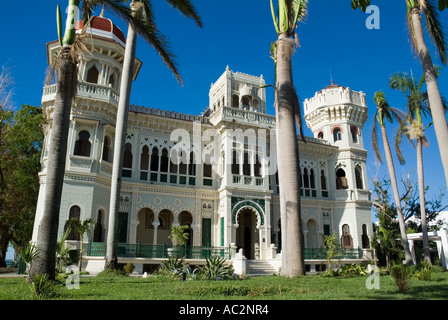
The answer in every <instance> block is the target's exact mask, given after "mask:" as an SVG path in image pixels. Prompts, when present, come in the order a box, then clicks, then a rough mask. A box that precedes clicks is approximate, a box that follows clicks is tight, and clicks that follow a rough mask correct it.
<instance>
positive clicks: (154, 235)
mask: <svg viewBox="0 0 448 320" xmlns="http://www.w3.org/2000/svg"><path fill="white" fill-rule="evenodd" d="M157 217H158V215H157ZM152 225H153V227H154V234H153V238H152V244H157V229H158V227H159V225H160V223H159V222H153V223H152Z"/></svg>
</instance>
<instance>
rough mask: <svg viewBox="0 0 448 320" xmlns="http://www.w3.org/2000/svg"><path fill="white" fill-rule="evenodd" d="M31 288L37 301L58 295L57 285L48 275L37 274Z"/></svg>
mask: <svg viewBox="0 0 448 320" xmlns="http://www.w3.org/2000/svg"><path fill="white" fill-rule="evenodd" d="M29 287H30V290H31V293H32V294H33V295H34V296H35V297H36V298H37V299H45V298H52V297H54V296H55V295H56V293H55V283H54V282H53V281H51V280H49V279H48V278H47V275H46V274H36V275H35V276H34V278H33V281H32V282H31V284H30V285H29Z"/></svg>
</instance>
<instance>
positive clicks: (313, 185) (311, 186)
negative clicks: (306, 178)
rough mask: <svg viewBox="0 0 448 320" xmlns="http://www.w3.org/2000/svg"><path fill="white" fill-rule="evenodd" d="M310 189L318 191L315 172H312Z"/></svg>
mask: <svg viewBox="0 0 448 320" xmlns="http://www.w3.org/2000/svg"><path fill="white" fill-rule="evenodd" d="M310 188H311V189H316V182H315V181H314V170H313V169H311V170H310Z"/></svg>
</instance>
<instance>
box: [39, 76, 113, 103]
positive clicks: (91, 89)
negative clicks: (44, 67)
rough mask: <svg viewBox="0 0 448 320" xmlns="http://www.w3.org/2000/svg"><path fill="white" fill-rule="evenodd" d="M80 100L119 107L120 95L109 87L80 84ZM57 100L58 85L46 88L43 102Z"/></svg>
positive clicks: (78, 85)
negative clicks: (100, 102)
mask: <svg viewBox="0 0 448 320" xmlns="http://www.w3.org/2000/svg"><path fill="white" fill-rule="evenodd" d="M76 96H77V97H78V98H85V99H93V100H97V101H103V102H106V103H110V104H112V105H114V106H118V99H119V97H120V94H119V93H118V91H117V90H115V89H113V88H112V87H109V86H104V85H100V84H95V83H87V82H78V84H77V93H76ZM55 98H56V84H53V85H49V86H45V87H44V93H43V95H42V102H47V101H51V100H54V99H55Z"/></svg>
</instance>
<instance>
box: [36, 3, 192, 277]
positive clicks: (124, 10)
mask: <svg viewBox="0 0 448 320" xmlns="http://www.w3.org/2000/svg"><path fill="white" fill-rule="evenodd" d="M167 1H168V2H170V3H172V2H174V3H172V5H173V6H175V7H177V6H178V5H179V1H174V0H167ZM127 2H129V1H126V3H127ZM134 2H138V3H140V2H141V3H143V4H144V5H145V7H146V8H148V9H150V7H149V4H148V1H147V0H142V1H134ZM134 2H132V3H131V6H132V5H133V4H134ZM180 2H181V3H184V2H187V1H180ZM68 3H69V10H68V15H67V20H66V28H65V34H64V36H63V37H62V18H61V11H60V8H59V5H58V6H57V21H58V35H59V43H60V46H61V48H60V51H59V54H58V57H57V59H55V65H54V66H52V67H53V68H54V70H55V73H56V97H55V105H54V112H53V117H52V123H51V126H52V129H51V131H52V132H51V141H50V143H49V145H50V148H49V155H48V167H47V177H46V180H47V181H46V191H45V200H44V214H43V216H42V219H41V222H40V226H39V233H38V235H37V247H38V249H39V252H40V254H39V256H38V257H37V258H36V260H35V261H34V263H33V267H32V269H31V279H33V278H34V275H35V274H46V276H47V277H48V278H49V279H54V278H55V260H56V246H57V237H58V225H59V210H60V203H61V194H62V186H63V183H64V173H65V160H66V153H67V137H68V129H69V124H70V111H71V104H72V101H73V99H74V98H75V94H76V92H75V91H76V90H75V88H76V79H77V63H78V58H79V55H80V54H81V53H82V52H83V51H86V50H87V49H86V47H85V46H84V45H83V41H82V40H83V36H81V35H77V34H76V28H75V24H76V21H77V16H78V9H79V4H80V1H79V0H69V1H68ZM126 3H124V1H122V0H83V1H82V16H83V18H84V21H85V22H88V17H89V15H90V14H91V12H92V10H93V8H95V7H97V6H98V5H103V6H107V8H109V9H111V10H112V11H113V12H114V13H116V14H117V15H118V16H119V17H120V18H122V19H123V20H125V21H126V22H128V23H129V25H131V26H132V27H133V30H134V29H135V30H136V32H137V33H139V34H141V35H142V37H143V38H145V40H147V41H148V42H150V43H151V44H152V45H153V47H155V48H156V50H157V51H158V52H160V53H161V55H162V57H163V59H164V61H165V60H166V59H168V58H171V57H172V55H171V54H170V53H169V52H168V51H167V50H166V49H165V47H166V46H167V42H166V40H165V38H164V37H163V36H162V35H160V33H159V32H158V30H157V28H156V27H155V24H154V22H153V19H152V18H153V16H152V11H151V10H148V11H147V12H146V14H147V16H148V17H149V18H148V19H146V20H143V19H141V16H140V15H137V16H136V15H134V13H133V10H132V9H131V8H130V7H128V6H127V4H126ZM145 21H146V22H145ZM87 27H88V23H84V28H83V31H85V30H86V29H87ZM83 34H85V32H83ZM131 42H132V41H131ZM125 63H126V62H125ZM127 63H128V64H129V61H128V62H127ZM131 63H133V62H131ZM123 81H124V80H123ZM123 81H122V82H123ZM120 134H121V133H120ZM117 152H118V150H117Z"/></svg>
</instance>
